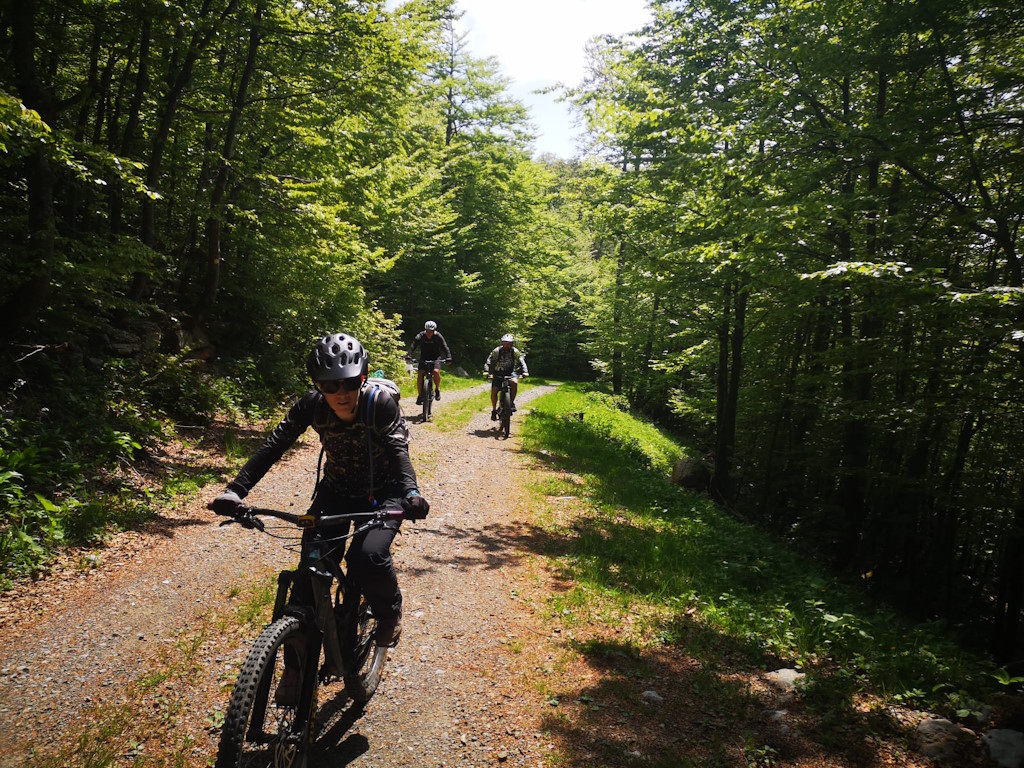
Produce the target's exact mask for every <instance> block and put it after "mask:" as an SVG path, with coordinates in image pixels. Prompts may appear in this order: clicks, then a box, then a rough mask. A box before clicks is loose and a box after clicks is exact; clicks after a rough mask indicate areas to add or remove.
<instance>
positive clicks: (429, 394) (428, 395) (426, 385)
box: [423, 373, 434, 421]
mask: <svg viewBox="0 0 1024 768" xmlns="http://www.w3.org/2000/svg"><path fill="white" fill-rule="evenodd" d="M433 407H434V380H433V379H432V378H430V374H429V373H428V375H427V377H426V381H424V382H423V420H424V421H430V409H431V408H433Z"/></svg>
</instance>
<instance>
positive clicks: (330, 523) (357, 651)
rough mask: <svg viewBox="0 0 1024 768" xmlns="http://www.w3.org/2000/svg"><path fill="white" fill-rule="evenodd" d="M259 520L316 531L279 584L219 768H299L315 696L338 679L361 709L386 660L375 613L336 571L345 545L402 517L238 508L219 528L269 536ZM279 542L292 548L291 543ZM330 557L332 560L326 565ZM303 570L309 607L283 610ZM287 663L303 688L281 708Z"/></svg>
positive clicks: (309, 738)
mask: <svg viewBox="0 0 1024 768" xmlns="http://www.w3.org/2000/svg"><path fill="white" fill-rule="evenodd" d="M260 517H273V518H277V519H278V520H283V521H285V522H287V523H290V524H291V525H293V526H295V527H297V528H300V529H303V530H308V531H312V535H307V536H305V537H303V539H302V543H301V545H300V547H299V548H300V551H301V559H300V564H299V566H298V568H296V569H295V570H287V569H286V570H283V571H281V573H280V574H279V575H278V578H277V597H276V600H275V602H274V613H273V617H272V619H271V622H270V624H268V625H267V627H266V628H265V629H264V630H263V632H262V633H261V634H260V636H259V637H258V638H257V639H256V642H255V643H254V644H253V646H252V650H250V651H249V654H248V656H246V658H245V662H244V663H243V664H242V669H241V671H240V672H239V675H238V680H237V682H236V683H235V686H234V690H233V691H232V693H231V700H230V702H229V703H228V708H227V712H226V713H225V715H224V724H223V727H222V728H221V735H220V747H219V749H218V752H217V768H245V767H247V766H274V768H304V766H305V765H306V761H307V759H308V756H309V749H310V747H311V745H312V744H313V741H314V739H315V737H316V719H317V714H318V710H317V696H318V692H319V689H320V687H321V686H322V685H323V684H324V683H326V682H328V681H332V682H333V681H335V680H341V681H343V683H344V692H345V693H347V694H348V696H349V697H350V698H351V699H352V700H353V701H354V702H355V703H356V704H365V703H366V702H368V701H369V700H370V698H371V697H372V696H373V694H374V693H375V692H376V690H377V686H378V684H379V683H380V681H381V675H382V673H383V668H384V662H385V661H386V660H387V653H388V649H387V647H381V646H378V645H377V644H376V643H375V642H374V632H375V631H376V628H377V621H376V619H375V618H374V616H373V612H372V611H371V610H370V607H369V605H368V604H367V602H366V599H365V598H364V597H363V596H362V595H361V594H360V592H359V590H358V589H357V588H356V587H355V585H354V584H353V583H352V582H351V581H350V580H349V578H348V577H347V575H346V574H345V572H344V571H343V570H342V568H341V566H340V565H339V564H338V561H340V560H341V557H340V554H341V550H342V549H343V548H344V542H345V539H346V538H351V537H354V536H356V535H358V534H359V533H362V532H363V531H365V530H367V529H369V528H372V527H374V526H380V525H383V524H384V523H385V522H386V521H388V520H397V519H402V518H403V517H404V513H403V512H402V511H401V510H387V511H385V510H379V511H376V512H369V513H356V514H347V515H329V516H327V515H325V516H323V517H320V518H317V517H315V516H313V515H296V514H292V513H289V512H280V511H278V510H275V509H261V508H256V507H246V506H243V507H241V508H240V509H239V510H238V512H237V513H236V514H234V515H232V517H231V519H229V520H225V521H224V522H222V523H221V525H229V524H232V523H237V524H239V525H241V526H242V527H244V528H250V529H252V528H255V529H257V530H259V531H265V530H266V524H265V522H264V521H263V520H261V519H260ZM367 518H368V519H367ZM356 519H362V520H365V522H364V523H362V524H361V525H357V526H356V529H355V530H354V531H352V532H351V534H349V535H347V536H338V537H332V536H331V535H330V529H332V528H337V527H338V526H340V525H344V524H346V523H350V522H352V521H354V520H356ZM268 533H270V532H268ZM270 535H277V534H270ZM282 538H291V539H292V541H293V542H294V538H293V537H291V536H287V535H285V536H282ZM289 546H294V543H293V544H291V545H289ZM332 553H336V554H337V556H336V557H333V558H328V557H327V555H329V554H332ZM300 568H301V569H307V570H308V571H309V572H310V576H311V580H312V583H313V605H311V606H305V605H288V604H287V597H288V591H289V588H290V587H291V585H292V582H293V580H294V578H295V575H296V574H297V573H298V572H299V569H300ZM332 592H333V595H332ZM286 655H288V656H289V664H290V665H295V666H297V667H298V668H299V670H300V677H301V685H300V688H299V694H298V696H297V698H296V700H295V701H294V702H289V703H279V702H278V701H277V699H278V696H277V695H276V690H277V686H278V684H279V683H280V682H281V678H282V675H283V674H284V664H285V656H286ZM321 656H322V664H321Z"/></svg>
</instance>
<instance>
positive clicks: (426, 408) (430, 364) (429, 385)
mask: <svg viewBox="0 0 1024 768" xmlns="http://www.w3.org/2000/svg"><path fill="white" fill-rule="evenodd" d="M422 363H423V365H424V366H425V367H424V368H423V369H422V370H421V369H420V362H419V361H417V360H412V364H413V365H415V366H416V376H417V382H418V381H419V376H420V374H421V373H422V374H423V390H422V392H417V394H418V395H421V396H422V398H423V421H430V414H431V412H432V411H433V409H434V403H433V400H434V389H435V388H436V387H437V383H436V382H435V381H434V372H435V371H437V372H438V374H439V375H440V370H441V365H444V360H442V359H441V358H433V359H424V360H423V361H422ZM438 363H440V365H438Z"/></svg>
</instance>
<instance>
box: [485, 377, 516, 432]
mask: <svg viewBox="0 0 1024 768" xmlns="http://www.w3.org/2000/svg"><path fill="white" fill-rule="evenodd" d="M495 376H501V391H500V392H499V393H498V432H499V433H500V434H501V435H503V436H504V437H508V433H509V431H510V430H511V429H512V388H511V384H510V381H509V380H510V379H511V378H512V377H511V376H509V375H506V374H502V373H494V374H491V375H490V376H488V378H490V379H493V378H494V377H495Z"/></svg>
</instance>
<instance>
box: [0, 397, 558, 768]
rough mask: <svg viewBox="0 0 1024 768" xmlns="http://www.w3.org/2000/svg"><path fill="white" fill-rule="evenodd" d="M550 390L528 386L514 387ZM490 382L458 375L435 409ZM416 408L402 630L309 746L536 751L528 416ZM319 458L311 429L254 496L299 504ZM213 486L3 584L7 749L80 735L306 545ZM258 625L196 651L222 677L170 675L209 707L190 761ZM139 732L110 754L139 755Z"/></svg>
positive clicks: (365, 755)
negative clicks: (451, 422) (521, 443)
mask: <svg viewBox="0 0 1024 768" xmlns="http://www.w3.org/2000/svg"><path fill="white" fill-rule="evenodd" d="M485 386H486V385H484V387H485ZM482 388H483V387H482ZM548 390H549V388H547V387H538V388H536V389H533V390H532V391H529V392H523V393H522V395H520V398H519V403H520V404H521V405H522V404H525V403H526V402H527V401H528V400H529V399H531V398H532V397H535V396H537V395H539V394H542V393H543V392H545V391H548ZM479 391H480V390H479V389H473V390H463V391H462V392H455V391H447V392H445V399H444V400H443V401H442V402H441V403H439V404H438V406H439V407H438V411H439V412H440V411H443V408H444V406H445V404H446V403H449V402H452V401H454V400H457V399H459V398H460V397H465V396H468V395H471V394H475V393H476V392H479ZM407 407H409V408H412V407H413V406H412V404H411V403H410V404H409V406H407ZM410 421H411V428H412V433H413V444H412V445H413V447H412V453H413V460H414V463H415V465H416V467H417V471H418V473H419V475H420V484H421V487H422V488H423V491H424V493H425V495H427V497H428V498H429V499H430V500H431V503H432V510H431V514H430V517H429V518H428V519H427V520H426V521H423V522H421V523H419V524H415V525H411V524H409V523H406V524H405V525H404V526H403V533H404V535H403V536H400V537H399V539H398V543H397V545H396V547H395V559H396V564H397V567H398V569H399V578H400V581H401V583H402V587H403V591H404V593H405V609H406V621H405V633H404V635H403V638H402V642H401V644H400V645H399V646H398V647H397V648H396V649H395V650H394V651H393V652H392V656H391V660H390V662H389V666H388V668H387V672H386V678H385V681H384V683H383V684H382V686H381V689H380V691H379V693H378V695H377V696H376V697H375V698H374V700H373V701H372V702H371V704H370V706H369V707H368V708H367V710H366V711H365V713H358V714H360V715H361V716H360V717H359V718H355V714H353V713H350V715H351V716H349V717H348V718H347V719H345V718H342V719H340V720H338V721H337V722H336V723H335V724H334V725H332V726H331V728H330V729H329V730H327V732H326V733H324V734H323V736H322V737H321V740H320V744H319V747H320V749H318V752H317V758H316V760H314V763H315V764H322V765H328V764H329V765H332V766H342V765H356V766H400V765H410V766H412V765H415V766H431V765H436V766H442V765H460V766H473V765H493V764H494V763H495V762H496V761H497V762H500V763H501V764H503V765H539V764H541V762H542V755H543V754H544V753H545V752H546V751H547V750H548V748H549V747H548V745H547V744H546V743H545V739H544V738H543V735H542V732H541V730H540V727H539V719H538V717H537V715H536V714H535V713H536V712H537V711H538V707H537V698H538V697H539V693H538V692H537V691H536V690H532V689H531V688H530V687H529V686H527V685H524V681H525V674H526V673H527V672H529V671H530V670H529V669H525V667H526V666H528V665H529V663H530V662H529V661H527V659H526V658H525V657H520V656H519V655H518V654H517V653H514V652H512V651H510V650H509V647H510V645H515V644H516V643H517V642H518V640H517V638H522V637H523V636H527V637H529V636H531V635H539V634H541V632H542V630H541V628H540V626H539V623H537V622H535V620H534V618H533V616H532V614H531V609H530V607H529V606H528V605H524V604H523V603H521V602H517V600H516V595H517V592H516V588H515V581H516V579H517V578H518V574H519V568H518V566H519V563H520V558H521V554H520V553H519V552H517V551H516V550H515V548H514V546H513V544H512V542H514V541H515V539H516V533H517V526H518V522H517V509H518V508H519V506H520V505H519V504H518V503H517V498H518V496H519V488H520V485H519V483H518V480H517V474H518V470H519V467H520V462H521V457H520V456H519V455H518V454H517V447H518V441H517V440H516V438H515V434H514V432H515V424H513V437H512V439H510V440H508V441H505V440H499V439H496V436H495V432H494V430H493V429H492V426H493V425H492V422H490V420H489V415H488V413H487V412H486V411H481V413H480V414H478V415H477V416H476V417H474V419H473V420H472V422H471V423H470V424H469V426H468V428H464V429H461V430H457V431H454V432H442V431H440V430H439V429H438V428H437V427H436V426H435V425H433V424H419V423H417V422H416V420H415V419H411V420H410ZM316 458H317V447H316V446H315V445H314V444H313V443H306V444H305V445H303V446H300V447H299V448H298V449H296V450H294V451H293V452H292V453H290V454H289V456H288V458H287V459H286V460H285V461H283V462H281V463H280V464H279V465H278V466H277V467H275V468H274V470H272V472H271V473H270V474H268V475H267V477H266V478H264V480H263V481H262V482H261V483H260V485H259V486H257V488H256V489H255V490H254V492H253V494H252V496H251V499H252V500H253V501H254V503H258V504H261V505H265V506H277V507H280V508H285V509H287V508H290V507H295V508H304V507H305V505H306V503H307V500H308V494H309V490H310V488H311V487H312V483H313V479H314V475H315V467H316ZM204 502H205V496H204V497H203V498H202V499H197V500H195V501H194V502H193V503H191V504H190V505H188V506H187V507H186V508H183V509H180V510H175V511H173V512H170V513H168V515H167V516H166V517H165V518H164V519H162V520H161V521H160V522H159V524H158V525H155V526H153V527H152V528H151V530H148V531H147V532H145V533H143V534H129V535H122V536H120V537H118V538H117V539H116V540H115V541H114V542H112V544H111V546H110V547H109V548H108V549H107V550H104V551H103V552H101V553H99V558H100V562H99V565H98V567H96V568H86V569H83V567H81V566H82V565H89V563H88V562H85V563H84V564H79V563H73V564H66V565H65V566H64V567H62V568H60V569H58V571H57V573H55V574H53V575H52V576H50V577H49V578H47V579H46V580H44V581H41V582H39V583H37V584H35V585H31V586H29V587H27V588H25V589H23V590H21V591H17V592H16V593H14V594H10V595H7V596H5V597H4V599H3V600H2V601H0V632H2V633H3V641H4V651H3V657H2V662H0V767H2V768H7V767H8V766H15V765H18V766H20V765H24V764H25V763H26V761H27V760H28V759H29V758H30V757H32V756H40V755H41V756H42V757H44V758H45V757H46V756H47V755H49V754H56V753H57V752H58V751H59V750H60V748H61V746H62V745H68V744H70V743H72V742H73V741H74V739H75V738H76V737H77V735H78V734H79V733H81V732H82V731H83V730H85V729H86V728H87V726H88V725H89V724H90V720H91V719H92V718H94V717H95V713H96V712H97V711H98V710H99V709H100V708H103V707H107V708H110V707H117V706H118V705H119V704H120V703H122V702H125V701H127V700H129V698H130V692H129V691H130V686H131V684H132V683H133V681H138V680H139V678H140V676H142V675H144V674H145V673H146V671H147V670H152V669H154V668H159V665H160V664H161V663H162V662H161V651H162V650H163V651H165V650H167V649H168V648H169V647H170V646H172V645H173V644H174V643H175V641H176V638H179V637H181V635H182V633H183V632H186V631H187V630H188V628H189V627H190V625H191V624H192V623H194V622H197V621H199V619H200V617H202V616H206V615H208V614H210V612H211V611H212V612H223V613H229V612H230V611H231V609H232V607H233V605H232V601H233V599H234V593H233V590H231V589H230V587H231V585H234V584H237V583H238V582H239V580H240V579H242V580H243V581H244V580H245V579H249V580H253V579H255V578H257V576H258V575H263V576H265V575H266V573H267V572H268V571H269V570H277V569H280V568H281V567H285V566H289V565H291V563H292V560H293V559H294V556H293V555H292V554H291V553H290V552H288V551H286V550H284V549H282V547H281V545H280V542H278V541H275V540H274V539H271V538H269V537H266V536H259V535H254V534H253V533H252V532H249V531H244V530H240V529H238V528H236V527H227V528H220V527H218V526H217V525H216V522H215V521H213V520H212V519H211V517H210V514H209V513H208V512H206V511H205V509H204V508H203V504H204ZM227 634H229V633H227ZM218 640H219V642H218ZM233 640H234V644H233V645H231V646H230V647H228V648H225V647H224V646H225V644H230V643H231V642H232V641H233ZM251 640H252V636H248V637H244V638H230V637H226V638H212V639H209V640H208V641H206V643H205V645H204V651H205V652H204V653H200V654H199V655H198V656H197V661H195V662H194V663H195V664H199V665H202V667H201V668H200V669H199V670H198V672H199V675H200V677H201V678H203V679H206V680H209V681H211V684H210V685H206V686H201V687H199V689H198V690H188V691H185V690H171V691H169V692H168V694H167V696H166V697H165V698H168V697H169V698H172V699H174V701H172V702H171V703H169V704H168V703H167V702H166V701H165V702H164V703H163V704H160V703H157V704H154V706H158V707H159V706H164V705H166V706H167V709H168V711H172V712H175V713H180V712H181V711H182V710H185V711H189V712H192V713H194V714H193V715H192V716H191V717H192V718H193V720H195V721H197V722H186V723H185V725H184V727H185V729H186V730H188V732H189V734H190V736H189V740H188V743H189V744H191V745H192V746H191V749H190V751H189V753H188V755H187V756H186V760H187V762H188V764H190V765H206V764H208V763H209V762H211V761H212V756H213V750H214V749H215V743H216V728H209V727H207V725H206V724H205V723H204V722H198V721H201V720H203V719H205V718H207V716H208V713H210V712H216V711H217V710H218V708H222V707H223V705H224V704H225V703H226V701H227V694H226V692H225V690H224V688H223V686H219V685H217V684H216V681H218V680H222V679H223V677H224V674H225V671H224V670H225V668H229V667H231V666H232V665H233V664H236V663H237V661H238V660H240V659H241V658H242V656H244V653H245V651H246V649H247V645H248V643H250V642H251ZM206 645H208V646H209V648H206V647H205V646H206ZM177 716H180V715H177ZM144 747H145V745H137V746H136V747H135V748H134V749H135V750H136V752H135V753H134V754H127V755H120V756H118V755H115V756H114V757H113V760H114V761H115V762H116V761H117V760H118V759H121V758H124V759H125V760H126V761H127V762H130V761H131V759H133V758H135V757H138V756H139V751H141V750H143V749H144ZM65 748H66V747H65ZM44 762H45V761H44Z"/></svg>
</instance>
